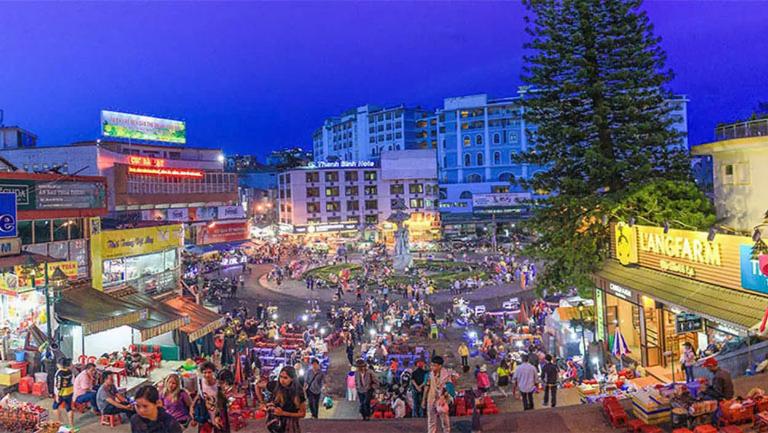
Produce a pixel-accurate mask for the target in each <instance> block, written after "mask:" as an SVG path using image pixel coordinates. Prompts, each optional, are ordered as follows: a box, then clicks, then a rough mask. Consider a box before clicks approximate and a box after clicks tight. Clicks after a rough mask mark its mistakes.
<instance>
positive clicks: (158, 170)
mask: <svg viewBox="0 0 768 433" xmlns="http://www.w3.org/2000/svg"><path fill="white" fill-rule="evenodd" d="M161 161H162V160H161ZM128 173H131V174H148V175H152V176H172V177H192V178H198V179H199V178H202V177H203V176H204V175H205V174H204V173H203V171H202V170H195V169H191V168H162V167H136V166H133V165H130V166H128Z"/></svg>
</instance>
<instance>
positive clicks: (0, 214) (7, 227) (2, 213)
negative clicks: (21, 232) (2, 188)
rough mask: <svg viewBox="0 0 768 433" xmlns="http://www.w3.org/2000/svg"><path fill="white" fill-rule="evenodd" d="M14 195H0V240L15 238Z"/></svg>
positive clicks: (5, 193) (10, 193)
mask: <svg viewBox="0 0 768 433" xmlns="http://www.w3.org/2000/svg"><path fill="white" fill-rule="evenodd" d="M17 223H18V221H17V220H16V194H15V193H12V192H3V193H0V238H15V237H16V236H17V233H18V230H17Z"/></svg>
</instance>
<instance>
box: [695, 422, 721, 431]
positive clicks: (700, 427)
mask: <svg viewBox="0 0 768 433" xmlns="http://www.w3.org/2000/svg"><path fill="white" fill-rule="evenodd" d="M693 433H717V428H715V426H713V425H711V424H702V425H697V426H696V428H694V429H693Z"/></svg>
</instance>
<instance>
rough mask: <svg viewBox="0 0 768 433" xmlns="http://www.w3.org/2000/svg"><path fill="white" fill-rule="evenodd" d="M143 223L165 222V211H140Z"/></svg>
mask: <svg viewBox="0 0 768 433" xmlns="http://www.w3.org/2000/svg"><path fill="white" fill-rule="evenodd" d="M141 219H142V220H143V221H165V209H150V210H143V211H141Z"/></svg>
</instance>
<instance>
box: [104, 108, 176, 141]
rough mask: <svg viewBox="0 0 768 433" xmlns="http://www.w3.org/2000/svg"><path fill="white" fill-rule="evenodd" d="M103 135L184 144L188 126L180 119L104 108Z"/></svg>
mask: <svg viewBox="0 0 768 433" xmlns="http://www.w3.org/2000/svg"><path fill="white" fill-rule="evenodd" d="M101 135H103V136H105V137H115V138H129V139H134V140H150V141H166V142H170V143H178V144H184V143H186V142H187V127H186V125H185V124H184V122H181V121H178V120H170V119H160V118H157V117H149V116H139V115H138V114H128V113H119V112H116V111H105V110H102V111H101Z"/></svg>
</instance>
